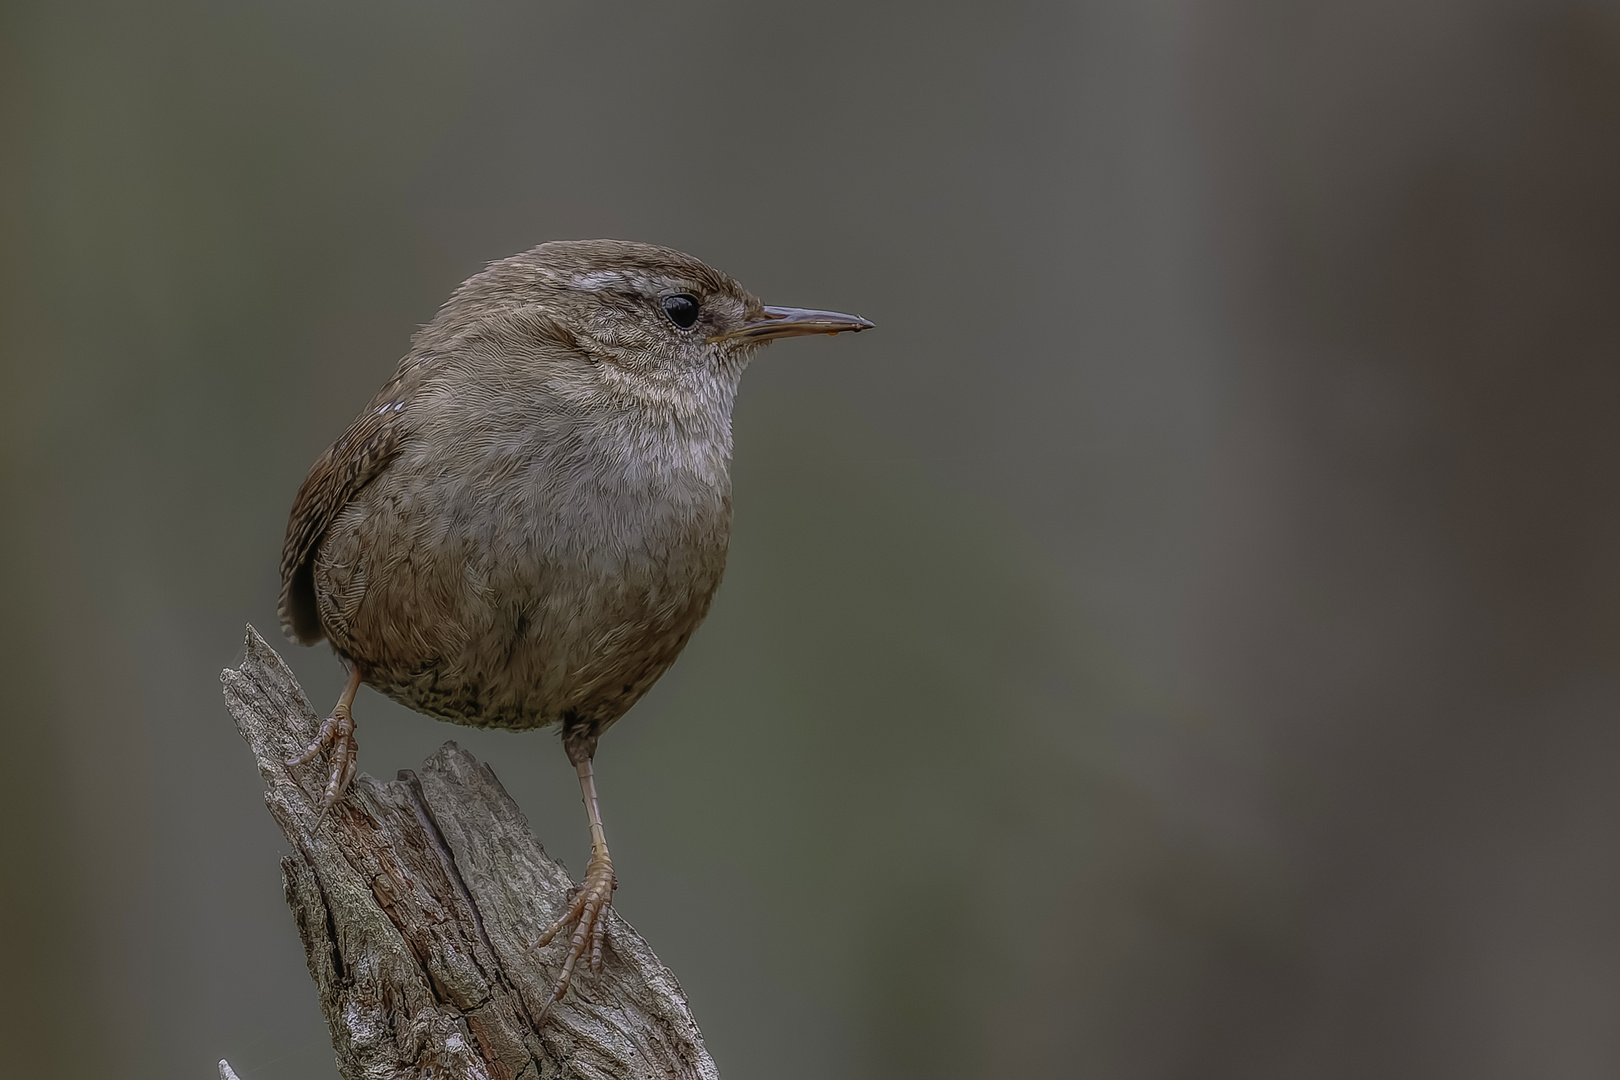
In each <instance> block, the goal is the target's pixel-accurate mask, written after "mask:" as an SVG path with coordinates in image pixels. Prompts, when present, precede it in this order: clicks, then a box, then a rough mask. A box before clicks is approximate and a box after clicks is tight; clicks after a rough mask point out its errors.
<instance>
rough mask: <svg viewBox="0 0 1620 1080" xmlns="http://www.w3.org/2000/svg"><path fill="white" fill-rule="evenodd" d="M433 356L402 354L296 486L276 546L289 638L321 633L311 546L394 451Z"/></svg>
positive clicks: (306, 640)
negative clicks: (387, 377)
mask: <svg viewBox="0 0 1620 1080" xmlns="http://www.w3.org/2000/svg"><path fill="white" fill-rule="evenodd" d="M435 359H437V358H436V357H434V356H433V355H431V354H426V355H422V354H418V355H416V356H412V357H408V358H407V359H406V360H405V362H404V363H402V364H401V365H400V367H399V370H398V371H397V372H396V373H395V374H394V377H393V378H392V379H390V380H389V381H388V382H387V384H385V385H384V386H383V388H382V389H381V390H379V391H377V396H376V397H374V398H372V399H371V404H370V405H369V406H368V407H367V408H366V411H365V412H363V413H361V414H360V416H359V418H357V419H356V420H355V421H354V423H352V424H350V425H349V430H347V431H345V432H344V433H343V435H342V437H341V438H339V439H338V441H337V442H335V443H333V444H332V445H331V446H330V447H328V448H327V450H326V453H324V454H322V455H321V457H320V460H319V461H317V462H315V465H314V467H313V468H311V469H310V470H309V475H308V476H307V477H305V478H304V485H303V486H302V487H300V488H299V489H298V497H297V498H296V499H294V500H293V508H292V516H291V517H290V518H288V520H287V539H286V542H285V543H284V544H283V545H282V548H281V602H280V604H279V605H278V606H277V612H278V613H279V614H280V616H281V629H282V632H283V633H285V634H286V635H287V637H288V638H290V639H292V640H293V641H297V642H299V643H301V644H304V645H313V644H315V643H316V642H317V641H320V640H321V639H322V638H323V637H325V636H326V631H325V630H324V629H323V628H322V627H321V618H320V614H319V612H318V611H317V610H316V607H315V577H314V566H315V552H316V549H318V548H319V547H320V543H321V538H322V537H324V536H325V535H326V530H327V529H328V528H330V527H331V525H332V522H333V521H334V520H335V519H336V518H337V516H338V514H340V513H342V511H343V508H344V507H345V506H347V505H348V504H349V503H350V502H351V501H352V500H353V499H354V497H355V496H356V495H357V494H359V493H360V490H361V489H362V488H364V487H365V486H366V485H367V484H369V483H371V482H372V481H373V480H375V479H376V478H377V477H379V476H381V475H382V473H383V470H385V469H387V468H388V463H389V462H391V461H393V460H394V457H395V456H396V455H397V454H398V453H399V447H400V443H401V442H402V441H403V439H404V437H405V435H406V433H407V431H408V430H409V423H410V421H409V409H410V402H411V399H412V398H413V397H414V396H415V392H416V390H417V389H418V387H420V385H421V383H422V381H423V379H424V378H425V377H426V375H427V374H428V371H429V370H430V369H431V368H432V367H433V361H434V360H435Z"/></svg>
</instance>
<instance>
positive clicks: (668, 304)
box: [417, 240, 872, 396]
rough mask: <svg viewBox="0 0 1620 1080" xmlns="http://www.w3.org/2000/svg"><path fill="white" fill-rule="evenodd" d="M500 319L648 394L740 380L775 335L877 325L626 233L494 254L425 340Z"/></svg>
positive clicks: (506, 332) (504, 331)
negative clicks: (763, 297) (769, 301)
mask: <svg viewBox="0 0 1620 1080" xmlns="http://www.w3.org/2000/svg"><path fill="white" fill-rule="evenodd" d="M492 324H493V325H494V326H498V327H499V332H500V333H501V335H502V336H504V337H508V338H510V337H511V336H513V335H519V336H521V335H523V334H534V335H538V336H540V337H542V338H546V339H548V340H553V341H555V342H556V343H558V344H562V345H564V346H566V347H567V348H568V349H569V350H570V351H571V352H573V353H575V354H577V355H578V356H579V357H580V358H581V359H582V360H583V361H585V362H586V363H589V364H594V365H597V366H599V367H600V368H601V369H602V374H601V377H602V378H603V379H606V380H608V381H610V382H612V383H614V384H615V385H617V386H618V387H619V389H621V390H625V391H628V392H632V393H636V394H637V395H638V396H640V395H641V394H642V393H643V392H648V393H654V394H655V395H656V396H662V388H666V387H672V386H675V385H679V384H683V383H690V382H692V381H693V380H702V381H707V380H714V379H719V380H722V381H727V382H730V383H731V384H732V385H733V386H734V385H735V380H736V379H737V377H738V376H739V375H740V374H741V373H742V370H743V368H744V367H745V366H746V365H747V362H748V359H749V357H750V355H751V354H752V353H753V352H754V351H755V350H756V349H758V348H759V346H761V345H763V344H765V343H767V342H769V341H772V340H774V339H776V338H781V337H793V336H797V335H801V334H837V333H840V332H842V331H845V330H849V331H858V330H865V329H868V328H869V327H871V326H872V324H871V323H870V322H868V321H866V320H865V319H862V318H860V317H859V316H856V315H846V314H843V313H842V312H837V311H817V310H812V309H808V308H788V307H767V306H766V305H765V304H763V303H761V302H760V300H759V299H758V298H757V297H755V296H754V295H753V294H752V293H750V292H749V291H748V290H747V289H745V288H743V287H742V286H741V285H740V284H738V283H737V281H736V280H735V279H733V278H732V277H731V276H730V275H728V274H725V273H722V272H721V271H719V270H716V269H714V268H713V267H711V266H708V265H706V264H705V263H703V262H700V261H699V260H697V259H695V258H693V257H692V256H690V255H686V254H684V253H682V252H679V251H675V250H673V249H671V248H665V247H658V246H656V245H653V244H638V243H632V242H629V241H625V240H557V241H552V242H550V243H546V244H541V245H540V246H539V247H537V248H534V249H532V250H530V251H526V252H523V253H522V254H519V255H513V256H511V257H510V258H506V259H501V260H499V261H498V262H494V263H491V264H490V265H489V267H488V268H486V269H485V270H484V271H483V272H482V273H480V274H477V275H475V276H473V277H472V278H469V279H468V280H467V282H466V283H465V284H463V285H462V287H461V288H460V289H458V290H457V291H456V294H455V295H454V296H452V297H451V298H450V300H449V301H448V302H446V304H445V305H444V307H443V308H442V309H441V310H440V312H439V314H438V316H437V317H436V318H435V319H434V321H433V323H432V324H431V325H429V326H428V327H426V328H424V330H423V333H422V335H419V337H418V341H417V345H418V347H419V348H422V347H428V348H432V347H434V346H435V345H436V344H437V343H438V342H439V341H446V342H447V341H449V340H451V339H454V338H456V337H461V336H463V335H466V334H468V333H469V332H470V333H473V334H478V333H488V332H489V331H490V330H491V329H492ZM510 343H511V344H516V342H510Z"/></svg>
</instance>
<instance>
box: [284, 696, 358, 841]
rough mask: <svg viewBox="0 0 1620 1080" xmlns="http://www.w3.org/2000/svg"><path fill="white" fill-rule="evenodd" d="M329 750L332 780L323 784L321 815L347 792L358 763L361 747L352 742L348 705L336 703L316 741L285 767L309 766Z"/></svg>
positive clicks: (352, 735)
mask: <svg viewBox="0 0 1620 1080" xmlns="http://www.w3.org/2000/svg"><path fill="white" fill-rule="evenodd" d="M328 746H330V747H331V748H332V754H331V757H330V758H329V759H328V760H330V761H331V763H332V772H331V778H330V779H329V780H327V782H326V792H325V794H323V795H322V796H321V813H322V814H325V813H326V812H327V811H328V810H330V809H332V807H334V806H336V805H337V803H338V800H339V799H341V798H343V793H344V792H345V791H348V790H349V782H350V781H351V780H353V779H354V773H355V769H356V768H358V766H359V761H360V744H359V743H357V742H356V741H355V739H354V715H353V713H352V712H351V711H350V709H349V706H348V703H347V702H341V701H340V702H339V703H338V706H337V708H335V709H333V710H332V715H331V716H328V717H327V718H326V722H325V723H323V724H321V730H320V731H318V732H316V734H315V741H314V742H312V743H310V744H309V746H308V747H307V748H306V749H305V750H304V752H303V753H302V754H300V755H298V756H297V757H295V758H288V759H287V764H288V765H308V764H309V763H310V762H312V761H314V760H315V759H316V758H317V757H319V756H320V753H321V751H322V750H325V749H326V748H327V747H328Z"/></svg>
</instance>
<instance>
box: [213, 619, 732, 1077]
mask: <svg viewBox="0 0 1620 1080" xmlns="http://www.w3.org/2000/svg"><path fill="white" fill-rule="evenodd" d="M220 680H221V681H222V682H223V683H224V684H225V699H226V702H227V704H228V705H229V707H230V710H231V715H232V716H233V717H235V719H236V726H237V729H238V730H240V731H241V733H242V737H243V738H245V739H246V740H247V742H248V745H249V746H250V747H252V749H253V755H254V757H255V758H256V759H257V761H258V765H259V775H260V776H261V777H262V778H263V779H264V784H265V796H264V798H265V803H266V804H267V805H268V806H269V808H270V813H271V815H272V816H273V817H274V818H275V820H276V823H277V824H278V825H280V826H281V830H282V832H284V833H285V834H286V836H287V840H288V842H289V843H290V844H291V845H292V849H293V852H292V854H290V855H287V856H285V857H284V858H283V859H282V860H281V870H282V880H283V883H284V885H285V888H286V895H287V904H288V906H290V907H291V908H292V911H293V917H294V919H295V920H296V922H297V924H298V933H299V936H300V937H301V938H302V939H303V942H304V955H305V959H306V960H307V961H308V964H309V973H310V976H311V977H312V978H313V979H314V980H315V986H316V990H317V992H318V993H319V995H320V1000H321V1011H322V1012H323V1013H324V1014H325V1016H326V1023H327V1027H328V1028H329V1030H330V1032H331V1036H332V1047H333V1050H334V1051H335V1052H336V1054H337V1065H338V1071H339V1072H341V1073H342V1074H343V1076H344V1077H345V1078H347V1080H361V1078H365V1080H382V1078H390V1080H403V1078H405V1077H429V1076H432V1077H468V1078H484V1077H488V1078H490V1080H551V1078H553V1077H581V1078H589V1080H596V1078H609V1077H612V1078H615V1080H618V1078H635V1080H641V1078H649V1080H650V1078H653V1077H657V1078H665V1077H682V1078H685V1077H691V1078H694V1080H718V1074H717V1072H716V1071H715V1067H714V1062H713V1061H711V1060H710V1058H709V1055H708V1053H707V1051H705V1050H704V1048H703V1037H702V1035H701V1034H700V1033H699V1032H698V1028H697V1024H696V1023H695V1022H694V1021H693V1019H692V1014H691V1010H690V1009H689V1008H688V1007H687V1003H686V998H685V995H684V994H682V992H681V988H680V984H679V983H677V982H676V981H675V976H674V975H673V974H671V973H670V971H669V969H668V968H666V967H664V966H663V965H662V964H660V963H659V962H658V958H657V957H656V956H654V955H653V952H652V950H651V949H650V948H648V947H647V943H646V942H644V941H643V940H642V939H641V938H640V936H638V935H637V934H636V932H635V931H634V930H633V929H631V927H630V925H629V924H628V923H626V922H625V921H624V920H623V919H621V918H619V916H618V914H617V913H616V912H611V911H610V912H609V914H608V930H607V949H606V950H605V956H604V966H603V971H602V975H601V977H600V978H599V979H594V980H593V979H591V978H590V977H589V976H588V975H585V976H583V977H576V978H575V981H574V987H573V989H572V990H570V991H569V994H568V996H567V998H565V999H564V1000H563V1001H562V1002H561V1003H560V1004H558V1006H557V1007H556V1008H555V1009H553V1010H552V1012H551V1015H550V1016H549V1017H547V1018H546V1021H545V1023H544V1024H537V1023H536V1018H537V1017H538V1016H539V1015H540V1010H541V1007H542V1006H543V1005H544V1004H545V1001H546V999H547V997H548V996H549V995H550V992H551V987H552V986H553V985H554V984H555V980H556V977H557V974H558V971H559V970H560V968H561V961H562V956H563V953H564V947H565V946H566V938H565V939H564V940H563V941H562V942H559V943H555V944H553V945H551V946H548V947H547V948H546V949H544V950H538V949H535V948H534V947H533V944H532V943H533V942H534V940H535V939H536V938H537V937H538V936H539V933H540V930H541V929H542V928H543V927H545V926H546V925H547V924H548V923H549V922H550V921H551V920H552V919H553V918H556V917H557V915H558V914H560V913H561V912H562V911H563V910H564V909H565V908H566V906H567V904H568V901H569V899H570V897H571V894H572V891H573V889H574V883H573V880H572V879H571V878H570V877H569V876H568V872H567V871H566V870H565V869H564V868H563V866H562V864H561V863H558V862H556V861H555V860H553V859H550V858H548V857H547V856H546V853H545V851H544V850H542V848H541V847H540V844H539V843H538V841H536V840H535V838H534V836H533V835H532V834H531V833H530V832H529V827H528V823H527V822H526V821H525V820H524V818H523V815H522V814H521V813H520V812H519V811H518V808H517V805H516V804H515V803H513V802H512V800H511V798H510V797H509V796H508V795H507V794H506V791H505V789H504V788H502V787H501V783H500V781H499V780H497V779H496V778H495V773H494V772H493V771H492V770H491V769H490V768H489V766H487V765H484V764H482V763H480V762H478V761H477V760H475V759H474V758H473V756H472V755H471V754H469V753H467V752H466V751H464V750H462V749H460V748H459V747H457V746H456V744H455V743H453V742H448V743H445V745H444V746H443V747H442V748H441V749H440V750H439V752H438V753H436V754H434V755H433V756H432V757H431V758H429V759H428V760H427V761H426V762H425V763H423V766H422V769H421V771H420V772H419V773H413V772H410V771H409V770H406V771H402V772H401V773H400V774H399V778H398V779H397V780H394V781H392V782H390V783H379V782H378V781H376V780H374V779H372V778H371V777H370V776H367V775H366V774H364V773H362V774H360V775H359V776H358V777H356V778H355V781H354V785H353V787H352V788H351V789H350V792H349V795H348V796H347V797H346V798H345V799H344V800H343V801H342V802H341V803H339V804H338V805H337V806H336V807H334V808H333V809H332V811H331V812H330V813H328V814H327V815H325V817H324V818H322V817H321V815H320V809H319V806H320V795H321V791H322V788H323V787H324V785H325V781H326V775H325V768H326V766H325V764H324V760H317V761H315V762H314V763H312V764H310V765H308V766H304V767H301V768H299V767H292V766H288V765H287V764H285V762H286V760H287V759H288V758H290V757H294V756H296V754H297V753H298V752H299V751H301V750H302V749H303V747H304V746H306V745H308V743H309V741H310V740H311V739H313V738H314V735H315V730H316V728H317V727H318V726H319V723H320V717H319V715H318V714H317V713H316V712H315V710H314V709H312V708H311V707H310V704H309V701H308V699H307V698H306V697H305V696H304V692H303V690H302V689H301V688H300V687H299V685H298V682H297V680H296V679H294V678H293V674H292V672H291V671H290V670H289V669H288V667H287V665H286V664H285V663H284V662H283V661H282V659H281V657H280V656H279V655H277V653H276V652H275V650H274V649H272V648H270V646H269V645H267V644H266V643H265V641H264V639H263V638H261V637H260V636H259V635H258V634H257V633H256V632H255V631H254V629H253V628H252V627H251V626H250V627H248V629H247V654H246V658H245V659H244V660H243V661H242V665H241V666H240V667H238V668H235V669H229V668H228V669H226V670H225V671H224V672H222V673H221V675H220ZM220 1065H221V1073H222V1075H223V1074H224V1071H225V1070H226V1069H227V1068H228V1066H226V1065H225V1063H224V1062H221V1063H220Z"/></svg>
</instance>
